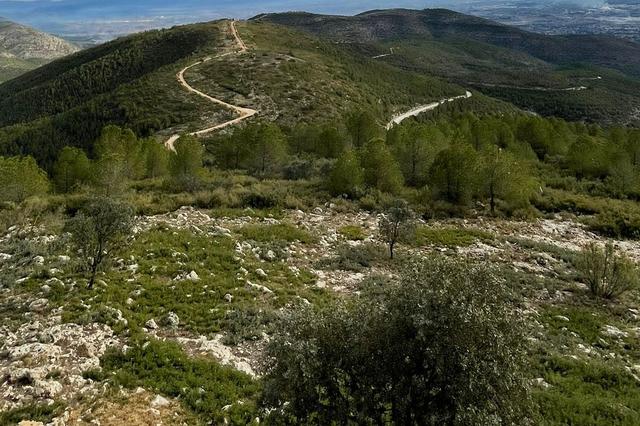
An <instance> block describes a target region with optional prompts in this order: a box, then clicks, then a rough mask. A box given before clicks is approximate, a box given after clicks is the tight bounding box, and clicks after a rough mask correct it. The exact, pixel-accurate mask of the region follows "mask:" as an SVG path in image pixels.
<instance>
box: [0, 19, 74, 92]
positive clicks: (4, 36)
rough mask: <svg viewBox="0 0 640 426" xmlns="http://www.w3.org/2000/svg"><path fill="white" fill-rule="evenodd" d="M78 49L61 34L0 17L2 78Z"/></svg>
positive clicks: (4, 78)
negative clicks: (50, 32) (45, 31)
mask: <svg viewBox="0 0 640 426" xmlns="http://www.w3.org/2000/svg"><path fill="white" fill-rule="evenodd" d="M78 50H79V47H77V46H76V45H74V44H72V43H70V42H68V41H66V40H63V39H61V38H59V37H55V36H53V35H50V34H46V33H43V32H40V31H38V30H35V29H33V28H30V27H27V26H24V25H20V24H17V23H15V22H11V21H8V20H5V19H3V18H0V81H6V80H8V79H11V78H13V77H16V76H18V75H20V74H22V73H24V72H26V71H28V70H31V69H33V68H36V67H38V66H40V65H43V64H45V63H47V62H51V61H52V60H54V59H57V58H60V57H62V56H66V55H69V54H71V53H74V52H77V51H78Z"/></svg>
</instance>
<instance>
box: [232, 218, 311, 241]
mask: <svg viewBox="0 0 640 426" xmlns="http://www.w3.org/2000/svg"><path fill="white" fill-rule="evenodd" d="M238 232H239V233H240V234H241V235H242V236H243V237H244V238H245V239H247V240H253V241H256V242H259V243H269V242H279V241H280V242H281V241H284V242H289V243H293V242H296V241H300V242H301V243H305V244H311V243H314V242H316V240H317V238H316V237H314V236H313V235H311V234H310V233H308V232H307V231H304V230H302V229H300V228H297V227H295V226H293V225H289V224H284V223H283V224H278V225H246V226H243V227H242V228H240V229H239V230H238Z"/></svg>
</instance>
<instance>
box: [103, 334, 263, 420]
mask: <svg viewBox="0 0 640 426" xmlns="http://www.w3.org/2000/svg"><path fill="white" fill-rule="evenodd" d="M100 364H101V366H102V368H103V370H104V372H105V376H104V377H108V380H109V381H110V382H111V383H112V384H113V385H115V386H123V387H125V388H129V389H131V388H135V387H138V386H141V387H144V388H145V389H152V390H154V391H155V392H159V393H161V394H163V395H166V396H168V397H172V398H177V399H179V400H180V402H181V403H182V405H183V406H184V407H185V408H187V409H189V410H191V411H192V412H193V413H195V414H196V415H198V416H199V417H200V418H201V419H202V420H203V421H204V422H207V423H208V422H212V423H215V424H222V423H226V422H225V418H226V419H227V420H226V421H228V422H230V423H231V424H251V422H252V421H253V420H254V419H255V417H256V414H257V410H256V404H255V401H256V399H257V397H258V394H259V391H260V386H259V383H258V382H256V381H254V380H252V379H251V377H250V376H248V375H246V374H244V373H241V372H239V371H237V370H235V369H234V368H231V367H224V366H221V365H220V364H218V363H217V362H215V361H211V360H208V359H203V358H192V357H189V356H188V355H187V354H185V353H184V351H183V350H182V349H181V348H180V347H179V346H178V345H177V344H175V343H171V342H161V341H158V340H151V341H148V342H145V343H144V344H142V345H135V346H133V347H132V348H130V349H129V350H127V352H126V353H123V352H121V351H120V350H117V349H110V350H108V351H107V352H106V353H105V355H104V356H103V357H102V358H101V360H100ZM238 401H242V403H241V404H239V403H238ZM227 405H232V407H231V408H230V409H228V410H226V411H224V410H223V407H225V406H227Z"/></svg>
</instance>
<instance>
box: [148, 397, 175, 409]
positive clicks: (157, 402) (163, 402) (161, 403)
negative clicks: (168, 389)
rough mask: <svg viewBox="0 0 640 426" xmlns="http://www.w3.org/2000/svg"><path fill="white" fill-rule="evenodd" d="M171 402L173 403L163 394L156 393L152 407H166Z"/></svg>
mask: <svg viewBox="0 0 640 426" xmlns="http://www.w3.org/2000/svg"><path fill="white" fill-rule="evenodd" d="M169 404H171V402H170V401H169V400H168V399H167V398H165V397H163V396H161V395H156V397H155V398H153V401H151V407H153V408H160V407H166V406H168V405H169Z"/></svg>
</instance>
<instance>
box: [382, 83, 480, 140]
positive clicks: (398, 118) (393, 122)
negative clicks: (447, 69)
mask: <svg viewBox="0 0 640 426" xmlns="http://www.w3.org/2000/svg"><path fill="white" fill-rule="evenodd" d="M471 96H473V94H472V93H471V92H469V91H468V90H467V92H466V93H465V94H464V95H460V96H455V97H453V98H448V99H442V100H441V101H439V102H434V103H431V104H428V105H421V106H419V107H416V108H413V109H411V110H409V111H407V112H405V113H402V114H400V115H396V116H395V117H393V119H392V120H391V121H390V122H389V123H388V124H387V130H389V129H391V128H392V127H393V126H395V125H397V124H400V123H402V122H403V121H404V120H406V119H407V118H409V117H415V116H416V115H419V114H422V113H423V112H427V111H432V110H434V109H436V108H438V107H439V106H441V105H444V104H446V103H447V102H454V101H457V100H458V99H468V98H470V97H471Z"/></svg>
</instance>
